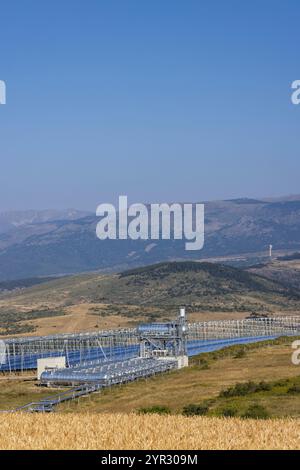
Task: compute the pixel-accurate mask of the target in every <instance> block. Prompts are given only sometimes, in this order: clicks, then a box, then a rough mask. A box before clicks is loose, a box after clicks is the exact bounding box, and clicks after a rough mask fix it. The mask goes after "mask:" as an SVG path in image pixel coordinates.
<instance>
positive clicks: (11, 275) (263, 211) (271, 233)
mask: <svg viewBox="0 0 300 470" xmlns="http://www.w3.org/2000/svg"><path fill="white" fill-rule="evenodd" d="M54 215H56V214H54ZM54 215H53V217H54ZM53 217H52V216H51V214H48V215H47V216H42V218H43V221H41V222H39V221H37V219H34V222H30V223H23V224H22V225H21V226H18V227H14V228H11V229H10V230H9V231H6V232H4V233H0V281H1V280H3V281H4V280H11V279H20V278H26V277H37V276H52V275H60V274H68V273H77V272H83V271H92V270H104V271H121V270H124V269H130V268H134V267H137V266H143V265H147V264H153V263H158V262H161V261H172V260H188V259H205V258H211V257H218V256H229V255H240V254H243V253H254V252H262V251H265V252H266V254H267V250H268V247H269V245H270V244H272V245H273V248H274V250H275V249H278V250H294V251H299V250H300V199H297V198H291V197H288V198H286V199H285V198H283V199H282V200H279V199H276V200H264V199H263V200H256V199H247V198H242V199H235V200H230V201H212V202H207V203H206V204H205V244H204V248H203V250H201V251H199V252H198V251H197V252H192V251H185V247H184V243H185V242H184V241H181V240H176V241H174V240H155V241H152V240H143V241H142V240H137V241H133V240H105V241H100V240H99V239H97V237H96V225H97V222H98V221H99V219H98V218H97V217H96V216H94V215H89V214H88V215H86V214H85V216H84V217H81V216H80V211H79V212H77V211H75V212H74V214H73V213H71V214H70V213H68V211H67V217H68V218H64V215H63V214H61V218H57V215H56V217H55V218H53ZM45 219H46V220H45ZM0 220H1V217H0ZM22 220H23V222H24V219H22Z"/></svg>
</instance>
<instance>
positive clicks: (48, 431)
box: [0, 413, 300, 450]
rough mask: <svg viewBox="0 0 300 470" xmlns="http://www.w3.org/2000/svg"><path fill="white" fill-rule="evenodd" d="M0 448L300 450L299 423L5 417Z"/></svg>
mask: <svg viewBox="0 0 300 470" xmlns="http://www.w3.org/2000/svg"><path fill="white" fill-rule="evenodd" d="M0 449H99V450H115V449H119V450H125V449H126V450H127V449H128V450H129V449H134V450H138V449H145V450H148V449H149V450H170V449H174V450H183V449H191V450H195V449H199V450H202V449H203V450H204V449H300V420H299V419H280V420H265V421H264V420H262V421H259V420H243V419H237V418H207V417H191V418H190V417H183V416H175V415H174V416H160V415H137V414H68V415H62V414H51V415H28V414H20V413H19V414H3V415H1V416H0Z"/></svg>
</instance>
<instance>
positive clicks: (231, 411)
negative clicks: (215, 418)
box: [220, 407, 238, 418]
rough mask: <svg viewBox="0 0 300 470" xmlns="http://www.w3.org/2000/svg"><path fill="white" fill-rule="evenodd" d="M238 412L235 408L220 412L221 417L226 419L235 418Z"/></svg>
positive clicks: (224, 409)
mask: <svg viewBox="0 0 300 470" xmlns="http://www.w3.org/2000/svg"><path fill="white" fill-rule="evenodd" d="M237 414H238V410H237V409H236V408H233V407H228V408H223V409H222V410H221V412H220V415H222V416H225V417H226V418H233V417H234V416H237Z"/></svg>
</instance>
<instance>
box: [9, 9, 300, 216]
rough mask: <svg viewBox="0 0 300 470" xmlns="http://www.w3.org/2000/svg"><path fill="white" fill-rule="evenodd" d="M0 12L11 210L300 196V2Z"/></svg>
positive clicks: (89, 207)
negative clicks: (297, 87)
mask: <svg viewBox="0 0 300 470" xmlns="http://www.w3.org/2000/svg"><path fill="white" fill-rule="evenodd" d="M0 9H1V11H0V18H1V20H0V21H1V26H0V79H1V80H5V81H6V84H7V104H6V105H5V106H0V163H1V167H0V168H1V173H0V210H7V209H26V208H37V209H41V208H65V207H76V208H81V209H91V210H94V209H95V208H96V206H97V204H99V203H101V202H111V201H112V202H114V201H116V199H117V197H118V195H119V194H127V195H128V196H129V200H130V202H138V201H141V202H142V201H143V202H159V201H162V202H163V201H203V200H207V199H221V198H233V197H244V196H248V197H262V196H279V195H284V194H292V193H300V188H299V176H300V158H299V135H300V132H299V130H300V106H298V107H297V106H293V105H292V104H291V100H290V95H291V90H290V86H291V83H292V81H294V80H296V79H300V61H299V50H298V49H299V43H300V28H299V20H300V3H299V1H298V0H287V1H286V2H282V1H278V0H259V1H258V0H252V1H251V2H250V1H248V2H246V1H243V2H241V1H240V0H239V1H238V0H227V1H224V0H218V1H211V0H210V1H200V0H196V1H194V0H184V1H183V0H182V1H179V0H177V1H176V0H164V1H162V0H151V1H146V0H145V1H140V0H139V1H138V0H110V1H104V0H87V1H85V2H84V1H83V0H82V1H77V0H60V1H58V0H52V1H51V2H50V1H46V0H45V1H43V2H41V1H38V0H19V1H16V0H11V1H10V2H1V4H0Z"/></svg>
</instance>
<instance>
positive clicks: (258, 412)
mask: <svg viewBox="0 0 300 470" xmlns="http://www.w3.org/2000/svg"><path fill="white" fill-rule="evenodd" d="M242 417H243V418H248V419H267V418H269V417H270V414H269V412H268V411H267V410H266V409H265V407H264V406H262V405H259V404H258V403H257V404H253V405H250V406H249V408H248V409H247V410H246V411H245V413H244V414H243V416H242Z"/></svg>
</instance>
